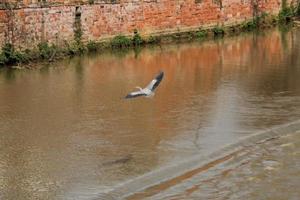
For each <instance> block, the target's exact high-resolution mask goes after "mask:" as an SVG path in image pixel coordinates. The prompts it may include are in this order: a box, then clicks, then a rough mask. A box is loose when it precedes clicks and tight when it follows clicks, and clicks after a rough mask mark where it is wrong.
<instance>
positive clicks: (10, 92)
mask: <svg viewBox="0 0 300 200" xmlns="http://www.w3.org/2000/svg"><path fill="white" fill-rule="evenodd" d="M299 55H300V30H299V29H298V30H296V29H295V30H291V31H284V32H281V31H278V30H272V31H267V32H265V33H263V34H245V35H241V36H238V37H232V38H226V39H224V40H216V41H206V42H193V43H186V44H176V45H167V46H162V47H153V48H145V49H142V50H138V51H128V52H126V53H117V54H116V53H114V54H111V53H105V54H102V55H91V56H84V57H77V58H74V59H71V60H65V61H62V62H58V63H55V64H51V65H50V66H45V67H43V68H41V69H39V70H24V71H18V70H16V71H10V70H1V71H0V198H1V199H74V198H75V199H89V198H92V197H95V196H97V194H98V193H99V192H101V191H105V190H107V189H110V188H111V187H113V186H115V185H116V184H119V183H121V182H123V181H127V180H130V179H131V178H134V177H137V176H139V175H142V174H145V173H147V172H149V171H151V170H156V169H159V168H160V167H162V166H166V165H169V164H174V163H177V162H180V161H182V160H183V159H186V158H188V157H189V156H193V155H203V154H207V153H209V152H212V151H214V150H216V149H218V148H219V147H221V146H223V145H225V144H227V143H229V142H234V141H236V140H237V139H238V138H240V137H243V136H246V135H249V134H253V133H255V132H256V131H258V130H263V129H266V128H269V127H272V126H274V125H280V124H283V123H286V122H290V121H293V120H296V119H299V117H300V61H299V60H300V59H299ZM159 70H164V72H165V77H164V80H163V81H162V83H161V85H160V86H159V87H158V89H157V92H156V96H155V97H154V98H150V99H149V98H139V99H133V100H124V99H123V97H124V96H125V95H126V94H127V93H128V92H129V91H132V89H133V88H134V87H135V86H145V85H147V84H148V82H149V81H150V80H151V79H152V78H153V76H154V75H155V74H156V73H157V72H158V71H159Z"/></svg>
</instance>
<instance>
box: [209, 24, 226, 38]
mask: <svg viewBox="0 0 300 200" xmlns="http://www.w3.org/2000/svg"><path fill="white" fill-rule="evenodd" d="M212 31H213V33H214V36H215V37H222V36H224V35H225V31H224V28H223V27H219V26H216V27H214V28H213V29H212Z"/></svg>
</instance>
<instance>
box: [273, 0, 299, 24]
mask: <svg viewBox="0 0 300 200" xmlns="http://www.w3.org/2000/svg"><path fill="white" fill-rule="evenodd" d="M299 12H300V11H299V3H298V5H297V7H296V8H294V6H293V5H291V6H288V5H287V2H286V0H282V6H281V10H280V12H279V14H278V19H279V22H280V23H288V22H290V21H291V19H292V17H294V16H296V15H297V14H299Z"/></svg>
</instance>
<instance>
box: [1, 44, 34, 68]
mask: <svg viewBox="0 0 300 200" xmlns="http://www.w3.org/2000/svg"><path fill="white" fill-rule="evenodd" d="M28 61H29V56H28V55H27V54H26V52H20V51H16V50H15V49H14V47H13V45H12V44H10V43H6V44H5V45H4V46H3V47H2V49H1V53H0V66H3V65H11V64H14V63H21V62H22V63H25V62H28Z"/></svg>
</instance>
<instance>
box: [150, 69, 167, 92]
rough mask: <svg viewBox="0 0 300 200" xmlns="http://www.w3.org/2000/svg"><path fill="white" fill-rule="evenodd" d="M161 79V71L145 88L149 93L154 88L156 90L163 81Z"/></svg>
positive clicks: (162, 73)
mask: <svg viewBox="0 0 300 200" xmlns="http://www.w3.org/2000/svg"><path fill="white" fill-rule="evenodd" d="M163 77H164V72H163V71H161V72H159V74H158V75H157V76H156V77H155V79H153V80H152V81H151V82H150V83H149V85H148V86H147V87H146V88H148V89H149V90H151V91H154V90H155V88H157V86H158V85H159V83H160V82H161V80H162V79H163Z"/></svg>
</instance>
